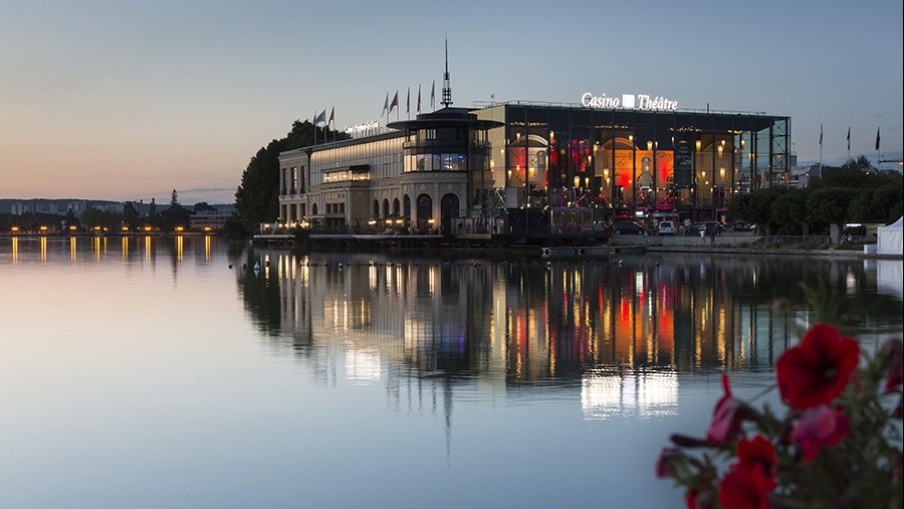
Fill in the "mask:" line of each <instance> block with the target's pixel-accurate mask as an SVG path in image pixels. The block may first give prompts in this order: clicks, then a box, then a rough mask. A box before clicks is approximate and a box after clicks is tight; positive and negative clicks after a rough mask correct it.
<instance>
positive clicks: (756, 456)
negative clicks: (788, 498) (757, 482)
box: [737, 435, 778, 479]
mask: <svg viewBox="0 0 904 509" xmlns="http://www.w3.org/2000/svg"><path fill="white" fill-rule="evenodd" d="M737 453H738V461H739V462H740V464H741V466H742V467H744V468H748V469H753V468H760V469H762V470H763V472H764V473H765V474H766V477H768V478H770V479H774V478H775V475H776V474H777V473H778V461H777V460H776V457H775V446H773V445H772V442H770V441H769V440H767V439H766V438H765V437H763V435H757V436H755V437H754V438H753V440H747V439H746V438H742V439H741V440H740V441H739V442H738V448H737Z"/></svg>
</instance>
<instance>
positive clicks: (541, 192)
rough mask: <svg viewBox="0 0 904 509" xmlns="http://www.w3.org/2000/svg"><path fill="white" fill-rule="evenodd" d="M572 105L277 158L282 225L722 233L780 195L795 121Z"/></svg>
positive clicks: (398, 129)
mask: <svg viewBox="0 0 904 509" xmlns="http://www.w3.org/2000/svg"><path fill="white" fill-rule="evenodd" d="M450 96H451V94H450ZM444 97H445V90H444ZM579 99H580V100H579V102H578V103H575V104H549V103H532V102H508V103H492V104H485V105H480V106H479V107H475V108H472V109H464V108H452V107H451V97H450V98H449V102H448V103H446V102H445V101H444V106H445V107H444V108H442V109H440V110H437V111H435V112H432V113H426V114H420V115H417V116H416V118H415V119H412V120H400V121H397V122H389V123H388V125H387V126H386V128H382V129H378V130H376V133H375V134H372V135H368V136H362V137H356V138H352V139H348V140H343V141H338V142H333V143H324V144H321V145H314V146H310V147H304V148H301V149H298V150H293V151H288V152H284V153H283V154H281V156H280V172H281V173H280V179H281V180H280V182H281V184H280V185H281V188H280V195H279V203H280V208H279V213H280V218H279V221H280V223H281V224H284V225H299V224H304V225H306V226H307V225H310V226H316V227H327V228H345V229H350V230H352V231H358V230H360V229H362V228H365V227H366V226H368V225H370V226H371V227H373V226H374V225H376V228H377V229H382V228H384V227H397V226H401V227H403V228H404V229H405V230H406V231H410V232H412V233H428V232H429V233H441V234H444V235H459V234H462V235H467V234H478V233H479V234H489V235H494V234H498V235H505V234H513V233H516V234H517V233H527V234H543V235H554V234H573V233H580V232H592V231H593V230H594V229H596V228H598V225H601V224H603V222H606V221H611V220H613V219H614V218H617V217H626V216H630V217H632V218H635V219H637V220H640V221H646V222H652V221H654V220H656V219H661V218H664V217H668V218H670V219H675V220H693V221H699V220H706V219H724V216H725V211H726V209H727V206H728V203H729V202H730V201H731V199H732V197H733V196H737V195H738V194H739V193H746V192H749V191H751V190H754V189H758V188H762V187H767V186H772V185H785V184H787V182H788V178H789V173H790V164H791V162H790V146H791V121H790V118H789V117H779V116H771V115H766V114H763V113H740V112H729V111H710V110H709V109H707V110H687V109H680V108H679V107H678V103H677V101H673V100H671V99H668V98H664V97H656V96H648V95H643V94H637V95H634V94H626V95H622V96H618V97H607V96H606V95H605V94H600V95H594V94H591V93H586V94H583V95H582V96H581V97H580V98H579Z"/></svg>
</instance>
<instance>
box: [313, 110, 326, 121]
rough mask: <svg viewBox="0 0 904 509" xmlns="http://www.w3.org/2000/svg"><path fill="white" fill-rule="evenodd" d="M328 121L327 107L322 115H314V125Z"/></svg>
mask: <svg viewBox="0 0 904 509" xmlns="http://www.w3.org/2000/svg"><path fill="white" fill-rule="evenodd" d="M325 122H326V109H324V110H323V111H322V112H321V113H320V115H317V116H316V117H314V125H320V124H323V123H325Z"/></svg>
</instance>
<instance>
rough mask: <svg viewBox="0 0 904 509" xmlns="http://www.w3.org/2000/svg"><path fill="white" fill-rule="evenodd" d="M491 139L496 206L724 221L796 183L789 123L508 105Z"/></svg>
mask: <svg viewBox="0 0 904 509" xmlns="http://www.w3.org/2000/svg"><path fill="white" fill-rule="evenodd" d="M475 113H477V115H478V117H479V118H481V119H487V120H489V119H493V120H499V121H502V122H503V123H504V125H503V126H502V127H498V128H495V129H492V130H491V131H490V133H489V135H488V140H489V142H490V143H491V145H492V147H493V149H492V151H491V160H490V168H491V170H492V174H493V180H494V183H495V187H496V191H497V192H496V193H495V195H496V196H497V197H499V198H500V199H496V200H494V199H493V198H492V197H491V195H489V194H488V195H487V196H488V198H489V199H488V200H487V202H486V203H485V204H484V205H485V206H487V207H490V208H493V207H500V206H502V207H505V208H509V209H511V208H541V209H543V210H547V209H560V208H590V209H596V210H601V211H603V212H604V215H605V216H606V217H608V218H611V217H613V216H631V217H634V218H643V217H650V216H651V215H652V214H660V215H674V216H676V217H677V216H681V218H691V217H693V218H714V219H720V218H721V217H720V216H723V215H724V211H725V210H726V207H727V205H728V203H729V202H730V200H731V198H732V196H734V195H737V194H738V193H745V192H749V191H750V190H753V189H757V188H759V187H764V186H769V185H776V184H783V183H786V182H787V179H788V175H789V170H790V166H789V165H790V158H789V153H788V150H789V146H790V142H789V140H790V119H788V118H786V117H773V116H766V115H759V114H729V113H708V112H686V111H639V110H623V109H612V110H597V109H590V108H568V107H552V106H542V105H530V104H524V105H522V104H516V105H513V104H505V105H500V106H496V107H492V108H487V109H484V110H478V111H476V112H475Z"/></svg>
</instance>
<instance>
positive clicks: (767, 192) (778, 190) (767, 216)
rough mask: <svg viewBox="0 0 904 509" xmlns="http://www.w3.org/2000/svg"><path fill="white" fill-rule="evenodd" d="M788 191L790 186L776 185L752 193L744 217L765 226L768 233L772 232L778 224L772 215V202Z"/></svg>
mask: <svg viewBox="0 0 904 509" xmlns="http://www.w3.org/2000/svg"><path fill="white" fill-rule="evenodd" d="M787 192H788V188H786V187H781V186H776V187H767V188H765V189H760V190H757V191H755V192H752V193H750V194H749V195H748V196H749V197H750V198H749V201H748V205H747V207H746V211H745V212H746V214H745V215H744V216H742V217H743V218H744V220H746V221H749V222H751V223H756V224H758V225H759V226H761V227H763V228H764V229H765V230H766V234H767V235H770V234H772V232H773V231H774V230H775V227H776V226H777V224H778V221H777V220H776V218H774V217H773V216H772V203H773V202H774V201H775V200H777V199H779V198H780V197H782V196H783V195H784V194H785V193H787Z"/></svg>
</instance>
